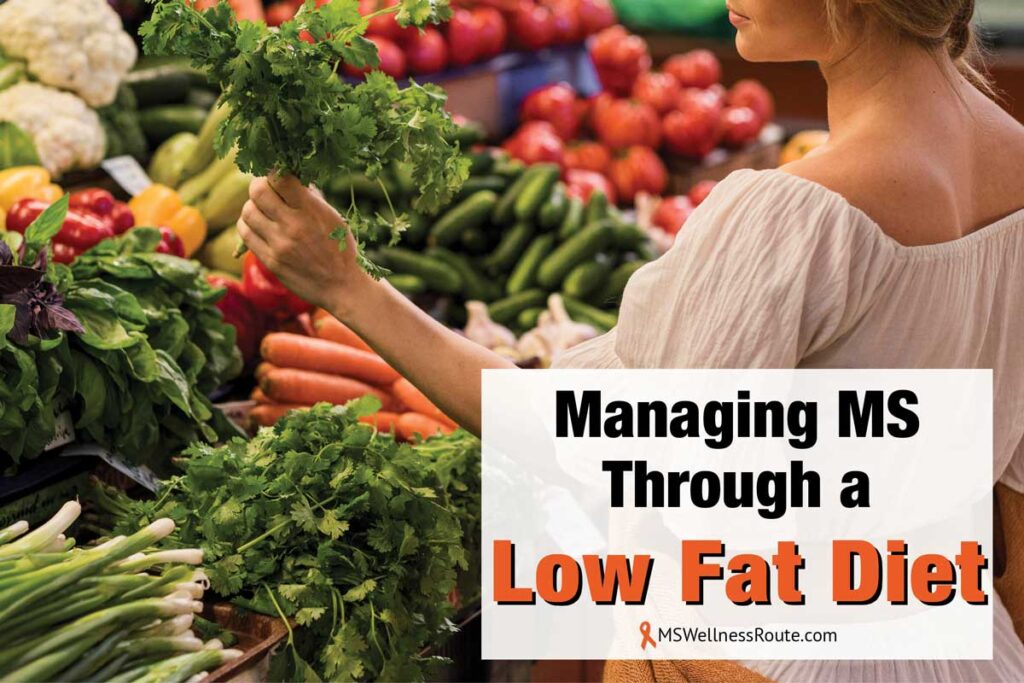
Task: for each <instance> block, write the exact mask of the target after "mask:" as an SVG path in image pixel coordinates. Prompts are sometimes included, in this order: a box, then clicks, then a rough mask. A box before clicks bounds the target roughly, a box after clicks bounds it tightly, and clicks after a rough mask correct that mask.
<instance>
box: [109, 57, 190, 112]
mask: <svg viewBox="0 0 1024 683" xmlns="http://www.w3.org/2000/svg"><path fill="white" fill-rule="evenodd" d="M123 82H124V84H125V85H127V86H128V87H129V88H130V89H131V91H132V93H134V95H135V99H136V100H138V102H139V107H141V108H143V109H145V108H148V107H153V106H156V105H158V104H175V103H181V102H184V101H185V98H186V97H187V96H188V93H189V91H190V90H191V89H192V78H191V76H190V75H189V73H188V70H187V69H185V68H182V67H181V66H179V65H177V64H164V65H162V66H154V67H150V68H147V69H137V70H135V71H129V72H128V73H127V74H125V76H124V81H123Z"/></svg>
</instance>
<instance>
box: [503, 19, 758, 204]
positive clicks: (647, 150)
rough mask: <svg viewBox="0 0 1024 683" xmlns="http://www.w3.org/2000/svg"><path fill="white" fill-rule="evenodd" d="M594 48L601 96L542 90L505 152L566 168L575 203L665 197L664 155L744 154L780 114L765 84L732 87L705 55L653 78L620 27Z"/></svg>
mask: <svg viewBox="0 0 1024 683" xmlns="http://www.w3.org/2000/svg"><path fill="white" fill-rule="evenodd" d="M589 50H590V57H591V60H592V61H593V64H594V67H595V70H596V71H597V75H598V78H599V80H600V82H601V86H602V88H603V91H602V92H600V93H599V94H598V95H596V96H594V97H591V98H589V99H584V98H582V97H581V96H580V95H579V94H578V93H577V92H576V91H575V90H574V89H573V88H572V87H571V86H569V85H568V84H565V83H559V84H553V85H546V86H544V87H541V88H538V89H537V90H535V91H533V92H532V93H530V94H529V95H528V96H527V98H526V99H525V101H524V102H523V104H522V108H521V111H520V118H521V120H522V121H523V123H522V125H521V127H520V128H519V129H518V130H517V131H516V132H515V133H514V134H513V135H512V136H511V137H510V138H509V139H508V140H506V141H505V144H504V147H505V149H506V150H507V151H508V152H509V153H510V154H511V155H512V156H514V157H515V158H517V159H521V160H522V161H524V162H526V163H529V164H534V163H556V164H559V165H561V166H562V168H563V170H564V176H565V181H566V183H567V185H568V186H569V191H570V194H572V195H574V196H580V197H582V198H584V199H585V198H587V197H588V196H589V195H590V193H591V192H593V191H594V190H596V189H600V190H601V191H603V192H604V193H605V194H606V195H607V196H608V197H609V198H613V199H614V200H616V201H617V203H619V204H623V205H631V204H633V203H634V201H635V200H636V197H637V196H638V195H639V194H641V193H645V194H650V195H660V194H662V193H663V192H664V191H665V188H666V187H667V185H668V171H667V169H666V167H665V164H664V162H663V161H662V159H661V158H660V157H659V155H658V151H659V150H661V151H664V152H665V153H666V154H669V155H677V156H682V157H687V158H691V159H695V160H700V159H703V158H704V157H706V156H707V155H708V154H710V153H711V151H712V150H714V149H715V148H717V147H720V146H721V147H726V148H731V149H738V148H741V147H743V146H745V145H747V144H749V143H751V142H753V141H755V140H757V139H758V137H759V136H760V134H761V130H762V129H763V127H764V126H765V124H767V123H768V122H770V121H771V120H772V119H773V117H774V115H775V105H774V101H773V98H772V95H771V93H769V92H768V90H767V89H766V88H765V87H764V86H763V85H761V84H760V83H759V82H757V81H754V80H750V79H747V80H741V81H739V82H737V83H735V84H734V85H733V86H732V87H731V88H728V89H726V88H725V87H724V86H723V85H722V83H721V80H722V69H721V65H720V64H719V62H718V59H717V58H716V57H715V55H714V54H713V53H711V52H709V51H707V50H693V51H691V52H687V53H684V54H678V55H674V56H672V57H670V58H669V59H668V60H667V61H666V62H665V63H664V65H662V68H661V70H659V71H655V70H652V66H653V61H652V59H651V55H650V50H649V48H648V46H647V43H646V41H644V39H643V38H641V37H640V36H637V35H633V34H631V33H629V32H628V31H627V30H626V29H625V28H623V27H622V26H619V25H616V26H611V27H609V28H606V29H603V30H602V31H600V32H599V33H598V34H597V35H595V36H594V37H593V38H592V39H591V41H590V46H589ZM691 203H692V202H691ZM680 205H681V201H679V202H676V203H675V206H676V209H677V211H676V213H677V214H678V207H679V206H680ZM665 211H666V212H668V208H667V207H666V209H665Z"/></svg>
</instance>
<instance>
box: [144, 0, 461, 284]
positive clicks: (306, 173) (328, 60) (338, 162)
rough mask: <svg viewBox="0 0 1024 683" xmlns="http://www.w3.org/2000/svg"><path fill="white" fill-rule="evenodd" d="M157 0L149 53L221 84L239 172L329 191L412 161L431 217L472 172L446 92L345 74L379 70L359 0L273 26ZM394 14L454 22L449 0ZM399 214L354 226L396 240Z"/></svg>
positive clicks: (227, 141) (403, 4) (222, 140)
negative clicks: (382, 231)
mask: <svg viewBox="0 0 1024 683" xmlns="http://www.w3.org/2000/svg"><path fill="white" fill-rule="evenodd" d="M150 1H151V2H153V3H154V5H155V7H154V9H153V16H152V18H151V19H150V20H149V21H147V22H146V23H145V24H144V25H143V26H142V28H141V30H140V34H141V35H142V37H143V47H144V49H145V50H146V52H147V53H150V54H163V55H167V54H170V55H176V56H180V57H186V58H188V59H189V60H190V61H191V63H192V64H193V65H194V66H195V67H197V68H200V69H203V70H205V71H206V72H207V73H208V74H209V75H210V77H211V79H212V80H213V81H214V82H216V83H218V84H220V86H221V88H222V91H223V92H222V95H221V102H222V103H223V104H225V105H227V107H228V108H229V110H230V114H229V115H228V117H227V120H226V121H224V123H222V124H221V127H220V129H219V130H218V133H217V136H216V141H215V147H216V149H217V152H218V154H220V155H221V156H224V155H225V154H226V153H227V152H228V151H229V150H230V149H231V148H232V147H236V148H237V156H236V161H237V164H238V166H239V168H241V169H242V170H243V171H246V172H247V173H252V174H253V175H257V176H263V175H268V174H270V173H273V172H278V173H290V174H292V175H294V176H296V177H298V178H299V180H301V181H302V182H303V183H304V184H310V183H312V184H316V185H324V184H326V182H327V181H328V180H330V179H331V178H334V177H335V176H338V175H341V174H345V173H350V172H355V173H364V174H366V175H367V176H369V177H370V178H378V177H379V174H380V173H381V171H382V170H383V169H384V168H385V167H387V166H389V165H390V164H392V163H394V162H403V161H404V162H407V163H408V164H409V165H410V167H411V169H412V178H413V181H414V182H415V185H416V187H417V188H418V189H419V196H418V197H417V198H416V199H415V201H414V203H413V207H414V208H415V209H416V210H417V211H421V212H425V213H436V212H437V211H439V210H440V209H441V208H443V207H444V206H445V205H447V204H448V203H449V202H450V201H451V199H452V197H454V195H455V193H457V192H458V190H459V189H460V188H461V186H462V183H463V182H464V181H465V179H466V178H467V177H468V175H469V166H468V161H467V160H466V159H465V158H464V157H463V156H462V155H461V154H460V152H459V148H458V145H453V144H450V143H449V142H448V140H450V139H452V138H453V137H454V132H455V126H454V123H453V122H452V120H451V117H450V116H449V115H448V114H447V113H446V112H445V110H444V105H445V102H446V99H447V98H446V95H445V93H444V91H443V90H441V89H439V88H436V87H433V86H422V85H418V84H416V83H411V84H410V85H409V86H408V87H405V88H399V87H398V85H397V84H396V83H395V81H394V80H393V79H392V78H391V77H389V76H387V75H385V74H383V73H381V72H380V71H373V72H371V73H369V74H368V75H367V77H366V79H365V81H363V82H360V83H358V84H352V83H349V82H347V81H346V80H345V79H344V78H342V77H341V76H339V72H340V69H341V67H342V65H343V64H351V65H354V66H356V67H360V68H362V67H367V66H368V67H376V66H378V65H379V57H378V55H377V49H376V46H375V45H374V44H373V43H372V42H371V41H369V40H367V39H366V38H364V37H363V34H364V33H365V32H366V29H367V27H368V25H369V23H368V22H369V17H364V16H361V15H360V13H359V3H358V2H357V0H334V1H333V2H331V3H329V4H326V5H324V6H322V7H320V8H317V7H316V6H315V4H316V3H315V2H314V0H306V3H305V5H304V6H303V7H302V8H301V9H300V10H299V12H298V13H297V14H296V15H295V17H294V19H292V20H291V21H288V22H285V23H284V24H282V25H281V26H280V27H278V28H277V29H269V28H267V26H265V25H264V24H263V23H253V22H248V21H242V22H237V21H236V20H235V18H234V14H233V12H232V11H231V9H230V8H229V7H228V4H227V3H226V2H224V1H223V0H222V2H221V3H220V4H219V5H218V6H216V7H214V8H212V9H210V10H207V11H206V12H200V11H197V10H195V9H193V8H192V7H191V6H190V4H189V3H185V2H181V0H150ZM392 11H393V12H397V17H396V18H397V21H398V23H399V24H400V25H401V26H424V25H425V24H428V23H440V22H442V21H445V20H447V19H448V18H449V17H450V16H451V9H450V7H449V6H448V0H400V2H399V3H398V4H397V5H395V6H393V7H389V8H385V9H382V10H379V11H378V13H377V14H382V13H386V12H392ZM371 16H373V15H371ZM304 38H307V39H311V40H305V39H304ZM391 213H392V215H391V216H388V217H383V216H374V217H367V216H359V215H358V214H356V213H354V212H353V215H352V216H350V220H349V222H350V224H352V226H353V230H355V229H356V228H363V229H368V227H369V226H368V224H370V223H374V224H375V225H380V224H385V225H387V227H388V228H390V229H391V231H392V239H393V240H397V239H398V234H399V232H400V231H401V230H402V229H403V228H404V227H405V225H406V219H405V217H402V216H398V215H396V213H395V212H394V211H392V212H391ZM341 236H342V234H341V233H338V234H336V237H337V238H339V239H340V237H341ZM341 243H342V244H344V240H341ZM364 265H366V264H365V262H364Z"/></svg>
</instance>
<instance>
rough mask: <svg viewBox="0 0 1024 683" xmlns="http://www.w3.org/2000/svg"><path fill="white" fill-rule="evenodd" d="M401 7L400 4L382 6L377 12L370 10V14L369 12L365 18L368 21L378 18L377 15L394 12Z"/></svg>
mask: <svg viewBox="0 0 1024 683" xmlns="http://www.w3.org/2000/svg"><path fill="white" fill-rule="evenodd" d="M399 9H401V6H400V5H391V6H390V7H382V8H381V9H379V10H377V11H376V12H370V13H369V14H367V15H366V16H365V17H363V18H364V19H366V20H367V21H370V20H371V19H376V18H377V17H382V16H384V15H385V14H394V13H395V12H397V11H398V10H399Z"/></svg>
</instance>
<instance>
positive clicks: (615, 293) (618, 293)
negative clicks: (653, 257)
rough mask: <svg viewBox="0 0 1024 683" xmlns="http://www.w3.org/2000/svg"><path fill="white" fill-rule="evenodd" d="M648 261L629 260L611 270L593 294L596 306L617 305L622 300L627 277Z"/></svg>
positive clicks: (627, 280)
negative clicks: (606, 278) (604, 281)
mask: <svg viewBox="0 0 1024 683" xmlns="http://www.w3.org/2000/svg"><path fill="white" fill-rule="evenodd" d="M648 263H649V261H629V262H628V263H623V264H622V265H621V266H619V267H618V268H616V269H615V270H613V271H612V274H611V275H610V276H609V277H608V281H607V282H606V283H605V284H604V286H603V287H602V288H601V289H600V290H598V292H597V294H595V295H594V297H593V300H594V303H596V304H597V305H598V306H618V305H619V303H620V302H621V301H622V293H623V292H624V291H626V283H628V282H629V278H631V277H633V274H634V273H636V271H638V270H640V269H641V268H643V267H644V266H646V265H647V264H648Z"/></svg>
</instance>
